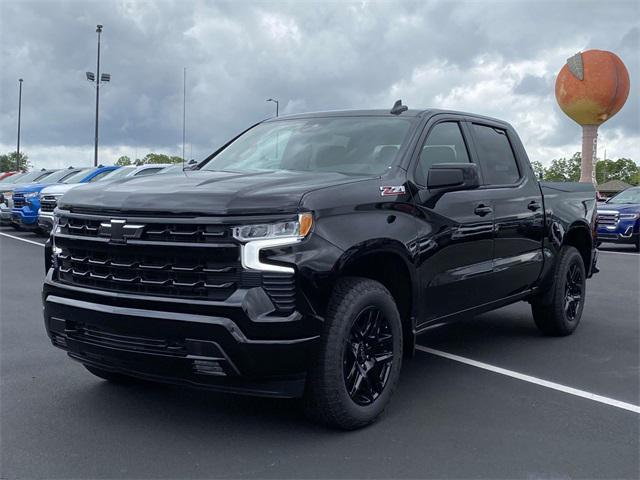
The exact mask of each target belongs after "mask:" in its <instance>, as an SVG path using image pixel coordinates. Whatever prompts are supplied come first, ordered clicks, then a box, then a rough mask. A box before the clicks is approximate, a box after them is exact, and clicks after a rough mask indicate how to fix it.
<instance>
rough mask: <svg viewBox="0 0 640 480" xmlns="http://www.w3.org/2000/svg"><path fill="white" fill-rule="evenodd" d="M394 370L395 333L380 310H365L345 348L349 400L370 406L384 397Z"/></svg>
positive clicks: (350, 334)
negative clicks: (382, 395) (381, 396)
mask: <svg viewBox="0 0 640 480" xmlns="http://www.w3.org/2000/svg"><path fill="white" fill-rule="evenodd" d="M392 366H393V333H392V331H391V326H390V325H389V322H388V321H387V319H386V318H385V316H384V314H383V313H382V312H381V311H380V309H379V308H377V307H374V306H369V307H366V308H365V309H363V310H362V311H361V312H360V313H359V314H358V316H357V317H356V318H355V320H354V322H353V326H352V327H351V331H350V333H349V337H348V338H347V340H346V342H345V345H344V352H343V373H344V383H345V387H346V388H347V392H348V393H349V397H351V400H353V401H354V402H355V403H356V404H358V405H361V406H364V405H370V404H372V403H373V402H375V401H376V399H377V398H378V397H379V396H380V395H381V394H382V392H383V391H384V389H385V387H386V386H387V382H388V380H389V374H390V373H391V368H392Z"/></svg>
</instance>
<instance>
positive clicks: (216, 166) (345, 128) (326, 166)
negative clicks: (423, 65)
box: [202, 117, 412, 174]
mask: <svg viewBox="0 0 640 480" xmlns="http://www.w3.org/2000/svg"><path fill="white" fill-rule="evenodd" d="M411 124H412V121H411V120H409V119H405V118H396V117H333V118H305V119H298V120H296V119H293V120H280V121H272V122H266V123H261V124H260V125H258V126H256V127H254V128H252V129H251V130H249V131H248V132H246V133H245V134H243V135H242V136H240V137H239V138H238V139H236V140H235V141H234V142H233V143H232V144H231V145H229V146H228V147H227V148H225V149H224V150H223V151H221V152H220V153H219V154H218V155H216V156H215V157H214V158H213V159H212V160H211V161H209V162H208V163H207V164H205V165H204V166H203V167H202V170H231V171H240V172H248V171H277V170H294V171H304V172H339V173H353V174H380V173H383V172H384V171H385V170H386V169H388V168H389V167H390V166H391V164H392V163H393V161H394V160H395V157H396V155H397V153H398V151H399V149H400V146H401V145H402V144H403V142H404V141H405V139H406V137H407V134H408V132H409V129H410V127H411Z"/></svg>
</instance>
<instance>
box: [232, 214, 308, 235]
mask: <svg viewBox="0 0 640 480" xmlns="http://www.w3.org/2000/svg"><path fill="white" fill-rule="evenodd" d="M312 226H313V216H312V215H311V214H310V213H301V214H299V215H298V220H294V221H290V222H279V223H264V224H259V225H243V226H241V227H235V228H234V229H233V237H234V238H235V239H236V240H240V241H241V242H250V241H252V240H266V239H272V238H273V239H275V238H278V239H280V238H291V239H302V238H304V237H306V236H307V235H308V234H309V232H310V231H311V227H312Z"/></svg>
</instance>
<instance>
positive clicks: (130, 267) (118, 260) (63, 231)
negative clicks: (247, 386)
mask: <svg viewBox="0 0 640 480" xmlns="http://www.w3.org/2000/svg"><path fill="white" fill-rule="evenodd" d="M147 220H148V219H145V222H147ZM117 222H119V221H118V220H116V221H114V220H112V219H111V218H100V217H97V216H93V215H92V216H68V215H64V214H63V215H62V216H61V218H60V222H59V231H58V233H56V235H55V242H56V247H58V248H60V252H59V253H58V255H57V260H56V261H57V273H58V279H59V280H60V281H61V282H63V283H67V284H71V285H77V286H81V287H86V288H92V289H98V290H106V291H112V292H126V293H131V294H138V295H149V296H163V297H174V298H186V299H199V300H209V301H224V300H226V299H227V298H229V297H230V296H231V295H232V294H233V292H235V291H236V290H238V289H250V288H255V287H262V288H263V289H264V291H265V292H266V293H267V295H268V296H269V297H270V299H271V301H272V302H273V304H274V306H275V307H276V309H277V311H278V312H279V313H281V314H289V313H291V312H293V310H294V309H295V303H296V281H295V276H294V275H293V274H286V273H284V274H282V273H268V272H258V271H254V270H246V269H243V267H242V264H241V260H240V248H241V247H240V245H238V244H237V243H236V242H235V240H234V239H233V238H232V235H231V228H232V226H230V225H224V224H205V223H203V224H195V223H194V222H193V219H184V220H181V221H173V222H170V221H167V220H166V219H163V220H161V221H155V220H154V221H153V222H148V223H143V222H141V221H138V220H136V219H130V220H128V221H127V222H126V223H117Z"/></svg>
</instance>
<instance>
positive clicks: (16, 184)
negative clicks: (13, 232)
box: [0, 168, 56, 225]
mask: <svg viewBox="0 0 640 480" xmlns="http://www.w3.org/2000/svg"><path fill="white" fill-rule="evenodd" d="M54 172H56V170H48V169H44V168H43V169H42V170H37V171H32V172H28V173H25V174H22V175H20V176H19V177H17V178H16V179H15V180H14V181H7V182H6V184H5V182H3V183H0V225H11V209H12V208H13V191H14V189H16V188H20V187H22V186H24V185H28V184H29V183H32V182H38V181H41V180H44V179H45V178H46V177H47V176H49V175H52V174H53V173H54ZM10 178H11V177H10Z"/></svg>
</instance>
